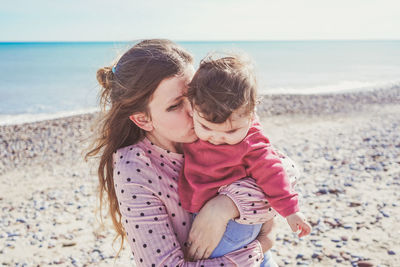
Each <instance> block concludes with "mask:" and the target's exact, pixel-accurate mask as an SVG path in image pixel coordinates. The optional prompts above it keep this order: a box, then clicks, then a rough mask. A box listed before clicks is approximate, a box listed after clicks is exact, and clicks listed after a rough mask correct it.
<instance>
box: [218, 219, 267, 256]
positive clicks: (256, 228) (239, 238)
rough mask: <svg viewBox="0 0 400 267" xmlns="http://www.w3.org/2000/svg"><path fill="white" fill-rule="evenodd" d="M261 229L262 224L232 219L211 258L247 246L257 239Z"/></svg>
mask: <svg viewBox="0 0 400 267" xmlns="http://www.w3.org/2000/svg"><path fill="white" fill-rule="evenodd" d="M260 229H261V224H240V223H237V222H234V221H232V220H230V221H229V223H228V225H227V227H226V231H225V233H224V236H223V237H222V239H221V241H220V242H219V244H218V246H217V247H216V248H215V249H214V251H213V253H212V254H211V256H210V258H216V257H221V256H223V255H225V254H227V253H229V252H232V251H235V250H237V249H240V248H242V247H244V246H246V245H247V244H249V243H250V242H252V241H253V240H254V239H256V237H257V235H258V233H259V232H260Z"/></svg>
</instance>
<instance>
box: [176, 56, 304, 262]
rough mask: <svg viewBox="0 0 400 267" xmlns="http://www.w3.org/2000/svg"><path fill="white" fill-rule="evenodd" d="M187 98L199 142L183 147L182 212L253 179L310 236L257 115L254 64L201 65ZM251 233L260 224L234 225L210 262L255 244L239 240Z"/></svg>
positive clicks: (231, 58)
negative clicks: (238, 183) (236, 184)
mask: <svg viewBox="0 0 400 267" xmlns="http://www.w3.org/2000/svg"><path fill="white" fill-rule="evenodd" d="M188 98H189V100H190V102H191V103H192V106H193V121H194V130H195V132H196V134H197V136H198V137H199V139H198V140H197V141H195V142H194V143H191V144H185V145H184V155H185V163H184V169H183V171H182V173H181V176H180V178H179V186H178V188H179V196H180V200H181V203H182V206H183V208H184V209H186V210H187V211H189V212H192V213H197V212H199V210H200V209H201V208H202V206H203V205H204V204H205V203H206V202H207V201H208V200H209V199H211V198H213V197H214V196H215V195H216V194H217V193H218V189H219V188H220V187H221V186H224V185H228V184H231V183H233V182H235V181H237V180H240V179H242V178H245V177H252V178H253V179H255V181H256V184H257V185H258V186H259V187H260V188H261V189H262V190H263V191H264V193H265V195H266V197H267V199H268V201H269V203H270V204H271V206H272V207H273V208H274V209H275V211H276V212H277V213H279V214H280V215H281V216H283V217H285V218H286V220H287V223H288V224H289V225H290V227H291V229H292V230H293V231H297V230H301V232H300V233H299V237H301V236H304V235H307V234H309V233H310V231H311V226H310V225H309V224H308V223H307V222H306V220H305V217H304V215H303V214H302V213H301V212H300V211H299V206H298V196H297V193H296V192H295V191H294V190H293V188H292V185H291V183H290V181H289V178H288V175H287V174H286V172H285V169H284V167H283V165H282V161H281V160H280V157H279V155H278V154H277V153H276V152H275V151H274V150H273V149H272V147H271V144H270V142H269V140H268V139H267V138H266V137H265V136H264V135H263V133H262V128H261V125H260V123H259V121H258V118H257V116H256V114H255V106H256V98H257V90H256V81H255V76H254V74H253V72H252V69H251V65H250V64H249V63H248V62H247V61H245V60H242V59H241V58H239V57H237V56H228V57H223V58H219V59H212V58H207V59H204V60H202V62H201V63H200V67H199V69H198V70H197V72H196V73H195V75H194V77H193V80H192V81H191V83H190V84H189V90H188ZM248 228H251V229H253V230H254V234H252V235H251V238H252V240H253V239H254V238H255V237H256V236H257V234H258V232H259V230H260V228H261V225H244V224H241V225H240V224H238V223H236V222H233V221H230V222H229V224H228V226H227V229H226V232H225V234H224V237H223V238H222V240H221V241H220V243H219V244H218V246H217V248H216V249H215V250H214V251H213V253H212V255H211V258H212V257H218V256H221V255H224V254H225V253H227V252H230V251H233V250H235V249H238V248H240V247H243V246H245V245H246V244H247V243H249V242H250V241H252V240H243V239H240V238H239V239H237V236H238V235H239V236H240V235H241V233H247V232H248ZM229 232H230V233H229ZM226 236H228V238H225V237H226ZM232 236H233V237H234V238H232ZM229 240H230V242H229Z"/></svg>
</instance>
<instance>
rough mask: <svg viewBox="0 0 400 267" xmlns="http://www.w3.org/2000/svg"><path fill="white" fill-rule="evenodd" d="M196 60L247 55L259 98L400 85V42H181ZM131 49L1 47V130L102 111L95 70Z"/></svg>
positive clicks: (125, 45)
mask: <svg viewBox="0 0 400 267" xmlns="http://www.w3.org/2000/svg"><path fill="white" fill-rule="evenodd" d="M178 43H179V44H180V45H182V46H183V47H184V48H186V49H187V50H188V51H190V52H192V53H193V54H194V56H195V59H196V66H197V64H198V62H199V61H200V59H202V58H203V57H205V56H206V55H207V54H208V53H209V52H244V53H247V54H248V55H249V56H250V57H251V58H252V59H253V61H254V64H255V69H256V74H257V79H258V82H259V93H260V94H325V93H340V92H344V91H358V90H371V89H376V88H387V87H392V86H400V40H396V41H251V42H250V41H249V42H247V41H240V42H234V41H232V42H206V41H204V42H178ZM133 44H134V42H63V43H61V42H60V43H0V99H1V102H0V124H14V123H22V122H29V121H36V120H42V119H47V118H55V117H62V116H68V115H73V114H79V113H85V112H90V111H95V110H97V101H98V92H99V87H98V85H97V81H96V70H97V69H98V68H99V67H102V66H108V65H110V63H111V62H113V60H114V58H116V57H117V56H118V55H121V54H123V52H124V51H126V50H127V49H129V48H130V47H131V46H132V45H133Z"/></svg>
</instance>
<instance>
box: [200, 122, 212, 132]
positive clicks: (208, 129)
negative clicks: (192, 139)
mask: <svg viewBox="0 0 400 267" xmlns="http://www.w3.org/2000/svg"><path fill="white" fill-rule="evenodd" d="M201 127H202V128H203V129H204V130H206V131H211V130H210V128H208V127H207V126H204V125H203V124H202V125H201Z"/></svg>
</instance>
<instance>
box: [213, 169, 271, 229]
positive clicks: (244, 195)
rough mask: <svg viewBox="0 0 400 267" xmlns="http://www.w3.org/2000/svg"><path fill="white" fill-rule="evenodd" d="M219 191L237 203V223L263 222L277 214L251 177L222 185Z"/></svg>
mask: <svg viewBox="0 0 400 267" xmlns="http://www.w3.org/2000/svg"><path fill="white" fill-rule="evenodd" d="M218 192H219V194H220V195H226V196H228V197H229V198H230V199H232V201H233V202H234V203H235V204H236V206H237V208H238V210H239V218H236V219H235V221H236V222H237V223H241V224H261V223H264V222H266V221H268V220H271V219H272V218H273V217H274V216H275V215H276V214H277V213H276V211H275V210H274V209H272V208H271V205H270V204H269V202H268V200H267V198H266V196H265V194H264V192H263V191H262V190H261V189H260V188H259V187H258V185H257V184H256V181H255V180H254V179H252V178H250V177H249V178H243V179H241V180H239V181H236V182H234V183H232V184H230V185H225V186H221V187H220V188H219V190H218Z"/></svg>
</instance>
